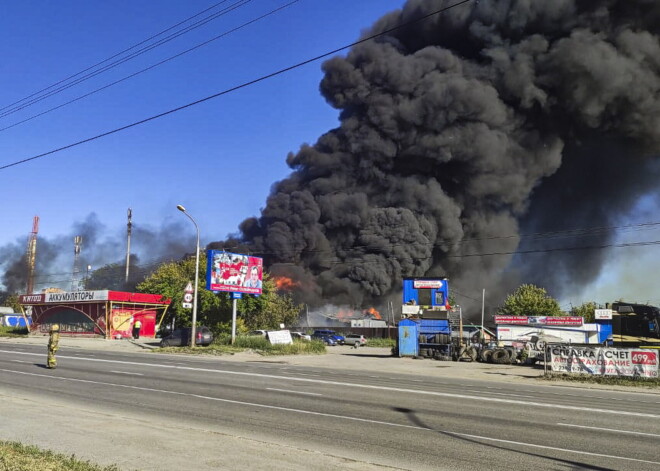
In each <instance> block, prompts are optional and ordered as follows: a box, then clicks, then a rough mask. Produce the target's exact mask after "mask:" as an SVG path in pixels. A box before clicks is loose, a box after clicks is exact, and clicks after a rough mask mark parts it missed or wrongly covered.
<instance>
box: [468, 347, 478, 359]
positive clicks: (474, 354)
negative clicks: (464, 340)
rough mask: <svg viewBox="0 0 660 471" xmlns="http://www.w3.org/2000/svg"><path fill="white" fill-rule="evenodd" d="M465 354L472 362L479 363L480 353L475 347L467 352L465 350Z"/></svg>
mask: <svg viewBox="0 0 660 471" xmlns="http://www.w3.org/2000/svg"><path fill="white" fill-rule="evenodd" d="M465 354H466V355H467V356H468V358H470V360H471V361H477V356H478V355H479V352H477V349H476V348H474V347H468V348H467V350H465Z"/></svg>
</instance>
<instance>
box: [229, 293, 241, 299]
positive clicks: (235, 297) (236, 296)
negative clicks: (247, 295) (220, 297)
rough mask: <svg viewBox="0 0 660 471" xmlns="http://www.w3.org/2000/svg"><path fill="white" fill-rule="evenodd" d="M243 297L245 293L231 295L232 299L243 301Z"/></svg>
mask: <svg viewBox="0 0 660 471" xmlns="http://www.w3.org/2000/svg"><path fill="white" fill-rule="evenodd" d="M242 297H243V293H236V292H233V293H231V299H241V298H242Z"/></svg>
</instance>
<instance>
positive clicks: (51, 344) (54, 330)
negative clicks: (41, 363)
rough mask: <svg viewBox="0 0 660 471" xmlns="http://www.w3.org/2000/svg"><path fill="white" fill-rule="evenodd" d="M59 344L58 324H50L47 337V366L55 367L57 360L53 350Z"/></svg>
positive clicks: (55, 350)
mask: <svg viewBox="0 0 660 471" xmlns="http://www.w3.org/2000/svg"><path fill="white" fill-rule="evenodd" d="M59 346H60V326H59V325H58V324H53V325H52V326H50V337H49V338H48V363H47V365H46V366H48V368H51V369H54V368H57V360H56V359H55V352H57V349H58V348H59Z"/></svg>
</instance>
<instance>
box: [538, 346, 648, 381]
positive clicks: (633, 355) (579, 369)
mask: <svg viewBox="0 0 660 471" xmlns="http://www.w3.org/2000/svg"><path fill="white" fill-rule="evenodd" d="M659 353H660V352H657V351H655V350H642V349H634V348H626V349H621V348H602V347H598V348H588V347H552V348H550V365H551V367H552V371H558V372H562V373H583V374H592V375H605V376H640V377H643V378H657V377H658V354H659Z"/></svg>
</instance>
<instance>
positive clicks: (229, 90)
mask: <svg viewBox="0 0 660 471" xmlns="http://www.w3.org/2000/svg"><path fill="white" fill-rule="evenodd" d="M472 1H473V0H461V1H459V2H457V3H453V4H451V5H449V6H446V7H444V8H441V9H439V10H435V11H434V12H431V13H428V14H426V15H423V16H420V17H418V18H415V19H413V20H409V21H406V22H403V23H400V24H398V25H397V26H394V27H392V28H388V29H386V30H384V31H382V32H380V33H376V34H372V35H370V36H367V37H364V38H362V39H359V40H357V41H354V42H352V43H350V44H347V45H345V46H341V47H338V48H336V49H333V50H331V51H328V52H325V53H323V54H319V55H317V56H315V57H312V58H310V59H306V60H304V61H302V62H298V63H296V64H293V65H290V66H288V67H285V68H282V69H279V70H277V71H275V72H271V73H269V74H266V75H262V76H260V77H258V78H255V79H253V80H250V81H247V82H243V83H241V84H239V85H236V86H234V87H231V88H227V89H225V90H222V91H220V92H218V93H214V94H212V95H209V96H207V97H204V98H201V99H199V100H196V101H193V102H190V103H188V104H185V105H182V106H179V107H176V108H172V109H170V110H168V111H164V112H162V113H159V114H156V115H153V116H150V117H148V118H145V119H141V120H139V121H135V122H133V123H130V124H127V125H125V126H121V127H119V128H115V129H112V130H110V131H106V132H104V133H101V134H97V135H96V136H92V137H89V138H86V139H83V140H80V141H77V142H74V143H71V144H68V145H65V146H62V147H58V148H56V149H52V150H50V151H47V152H43V153H41V154H37V155H34V156H32V157H28V158H25V159H21V160H18V161H15V162H11V163H9V164H5V165H3V166H0V170H5V169H7V168H10V167H14V166H16V165H21V164H25V163H27V162H31V161H33V160H36V159H40V158H43V157H46V156H48V155H52V154H55V153H59V152H62V151H63V150H66V149H71V148H73V147H76V146H80V145H82V144H86V143H88V142H92V141H95V140H97V139H101V138H103V137H107V136H110V135H112V134H116V133H118V132H121V131H125V130H127V129H130V128H133V127H136V126H139V125H142V124H145V123H148V122H150V121H154V120H156V119H159V118H162V117H165V116H168V115H171V114H173V113H177V112H179V111H182V110H185V109H187V108H190V107H193V106H196V105H199V104H201V103H205V102H207V101H209V100H213V99H215V98H218V97H221V96H223V95H227V94H229V93H232V92H235V91H237V90H241V89H243V88H246V87H249V86H251V85H255V84H257V83H260V82H263V81H264V80H268V79H270V78H273V77H277V76H278V75H282V74H284V73H287V72H290V71H292V70H295V69H298V68H300V67H302V66H305V65H307V64H311V63H312V62H316V61H319V60H321V59H324V58H326V57H329V56H331V55H333V54H337V53H338V52H341V51H344V50H346V49H349V48H351V47H353V46H356V45H358V44H362V43H365V42H367V41H371V40H373V39H376V38H378V37H381V36H384V35H386V34H389V33H391V32H393V31H396V30H398V29H401V28H404V27H407V26H411V25H413V24H415V23H419V22H421V21H424V20H427V19H428V18H431V17H433V16H435V15H438V14H440V13H443V12H445V11H448V10H450V9H452V8H456V7H458V6H460V5H463V4H466V3H469V2H472Z"/></svg>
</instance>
